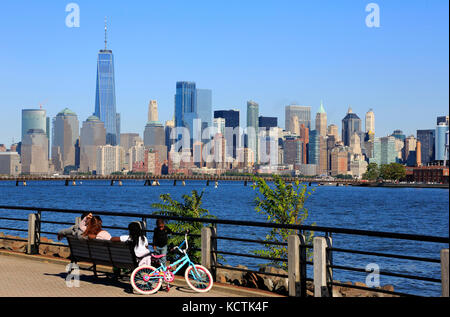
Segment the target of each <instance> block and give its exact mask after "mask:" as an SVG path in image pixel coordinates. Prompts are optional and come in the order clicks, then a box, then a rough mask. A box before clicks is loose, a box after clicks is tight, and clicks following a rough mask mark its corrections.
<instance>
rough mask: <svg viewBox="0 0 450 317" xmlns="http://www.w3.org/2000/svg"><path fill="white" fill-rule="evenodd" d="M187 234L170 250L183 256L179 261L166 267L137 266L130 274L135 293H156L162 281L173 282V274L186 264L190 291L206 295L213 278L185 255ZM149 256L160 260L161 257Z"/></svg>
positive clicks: (205, 269)
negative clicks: (183, 247)
mask: <svg viewBox="0 0 450 317" xmlns="http://www.w3.org/2000/svg"><path fill="white" fill-rule="evenodd" d="M188 233H189V231H187V232H186V233H185V235H184V241H183V242H182V243H181V244H180V245H179V246H177V247H175V248H173V249H172V250H171V251H174V250H177V251H179V252H180V253H181V254H182V255H184V256H183V257H182V258H181V259H179V260H177V261H176V262H174V263H173V264H171V265H169V266H168V267H166V266H165V263H161V265H160V266H159V267H158V268H155V267H153V266H151V265H150V266H148V265H144V266H139V267H137V268H136V269H135V270H134V271H133V273H131V277H130V280H131V285H132V286H133V289H134V290H135V291H136V292H138V293H140V294H143V295H150V294H154V293H156V292H157V291H158V290H159V289H160V288H161V285H162V282H163V280H164V281H165V282H166V283H171V282H173V280H174V279H175V274H176V273H177V272H178V271H179V270H181V268H183V267H184V266H185V265H186V264H188V268H187V269H186V272H185V274H184V278H185V280H186V283H187V284H188V286H189V287H190V288H191V289H193V290H194V291H196V292H199V293H206V292H208V291H209V290H210V289H211V288H212V286H213V278H212V275H211V273H210V272H209V270H208V269H207V268H206V267H204V266H202V265H198V264H194V263H193V262H192V261H191V259H190V258H189V255H188V254H187V250H188V248H189V246H188V240H187V235H188ZM184 244H186V248H185V249H184V250H182V249H181V247H182V246H183V245H184ZM151 256H152V257H155V258H160V257H162V256H163V255H160V256H154V255H151ZM178 264H180V265H179V266H178V267H177V268H176V270H174V271H173V267H174V266H177V265H178Z"/></svg>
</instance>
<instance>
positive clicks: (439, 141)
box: [435, 122, 450, 161]
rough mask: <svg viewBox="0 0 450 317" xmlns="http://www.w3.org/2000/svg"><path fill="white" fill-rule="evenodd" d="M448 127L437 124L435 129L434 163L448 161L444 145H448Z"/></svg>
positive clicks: (442, 123)
mask: <svg viewBox="0 0 450 317" xmlns="http://www.w3.org/2000/svg"><path fill="white" fill-rule="evenodd" d="M447 138H448V125H447V124H445V123H444V122H441V123H439V125H438V126H437V127H436V141H435V150H436V155H435V156H436V157H435V160H436V161H444V160H449V159H450V158H449V157H448V153H445V152H446V147H445V146H446V144H447V143H448V140H447Z"/></svg>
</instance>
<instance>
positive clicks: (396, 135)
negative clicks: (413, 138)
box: [391, 130, 406, 141]
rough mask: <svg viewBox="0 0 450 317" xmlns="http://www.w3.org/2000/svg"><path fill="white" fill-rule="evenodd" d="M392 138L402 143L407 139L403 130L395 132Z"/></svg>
mask: <svg viewBox="0 0 450 317" xmlns="http://www.w3.org/2000/svg"><path fill="white" fill-rule="evenodd" d="M391 136H393V137H394V138H396V139H398V140H401V141H405V139H406V135H405V134H404V133H403V131H402V130H394V132H393V133H392V134H391Z"/></svg>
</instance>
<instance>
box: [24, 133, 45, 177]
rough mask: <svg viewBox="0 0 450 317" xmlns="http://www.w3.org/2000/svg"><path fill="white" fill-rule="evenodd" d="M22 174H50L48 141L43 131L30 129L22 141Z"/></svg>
mask: <svg viewBox="0 0 450 317" xmlns="http://www.w3.org/2000/svg"><path fill="white" fill-rule="evenodd" d="M21 160H22V173H23V174H28V175H33V174H35V175H37V174H48V171H49V164H48V139H47V135H46V134H45V131H44V130H42V129H29V130H28V132H27V134H26V135H25V137H24V138H23V141H22V154H21Z"/></svg>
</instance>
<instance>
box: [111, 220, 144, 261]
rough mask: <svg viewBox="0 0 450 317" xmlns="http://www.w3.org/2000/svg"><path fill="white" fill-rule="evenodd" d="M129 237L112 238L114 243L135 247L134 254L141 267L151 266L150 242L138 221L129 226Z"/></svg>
mask: <svg viewBox="0 0 450 317" xmlns="http://www.w3.org/2000/svg"><path fill="white" fill-rule="evenodd" d="M128 231H129V233H128V235H123V236H120V237H112V238H111V241H113V242H127V243H130V244H131V246H132V247H133V250H134V254H135V255H136V258H137V259H138V260H139V266H142V265H151V257H150V250H149V249H148V240H147V237H146V236H145V230H144V229H143V227H142V224H141V223H140V222H138V221H134V222H131V223H130V224H129V225H128Z"/></svg>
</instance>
